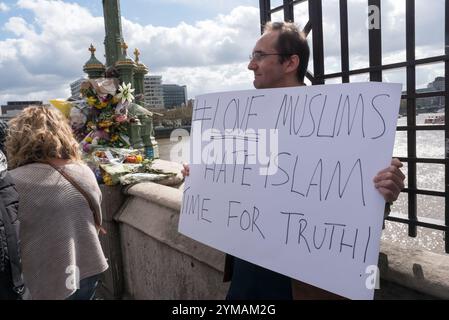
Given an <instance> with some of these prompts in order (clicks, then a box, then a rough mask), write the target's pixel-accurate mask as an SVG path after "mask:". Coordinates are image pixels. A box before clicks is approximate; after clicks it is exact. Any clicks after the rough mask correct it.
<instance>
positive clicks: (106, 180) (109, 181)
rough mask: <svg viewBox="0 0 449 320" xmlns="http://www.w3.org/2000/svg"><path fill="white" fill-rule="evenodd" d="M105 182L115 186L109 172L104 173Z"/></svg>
mask: <svg viewBox="0 0 449 320" xmlns="http://www.w3.org/2000/svg"><path fill="white" fill-rule="evenodd" d="M103 182H104V184H105V185H107V186H113V185H114V183H113V182H112V177H111V175H110V174H108V173H104V174H103Z"/></svg>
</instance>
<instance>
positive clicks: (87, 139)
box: [84, 137, 93, 143]
mask: <svg viewBox="0 0 449 320" xmlns="http://www.w3.org/2000/svg"><path fill="white" fill-rule="evenodd" d="M92 140H93V139H92V137H87V138H86V139H84V141H86V142H87V143H91V142H92Z"/></svg>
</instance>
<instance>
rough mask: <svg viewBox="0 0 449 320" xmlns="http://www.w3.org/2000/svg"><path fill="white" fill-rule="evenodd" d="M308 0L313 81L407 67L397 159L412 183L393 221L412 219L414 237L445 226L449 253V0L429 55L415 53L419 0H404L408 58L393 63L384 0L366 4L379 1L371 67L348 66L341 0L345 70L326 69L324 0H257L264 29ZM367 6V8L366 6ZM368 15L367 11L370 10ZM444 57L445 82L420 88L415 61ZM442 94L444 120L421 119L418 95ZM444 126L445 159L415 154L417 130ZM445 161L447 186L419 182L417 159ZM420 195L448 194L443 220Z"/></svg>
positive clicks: (376, 76)
mask: <svg viewBox="0 0 449 320" xmlns="http://www.w3.org/2000/svg"><path fill="white" fill-rule="evenodd" d="M306 1H308V9H309V21H308V22H307V24H306V25H305V27H304V30H303V31H304V32H305V33H306V35H308V34H309V33H310V31H311V30H313V39H312V49H313V74H312V73H311V72H309V71H308V72H307V74H306V77H307V79H309V80H310V81H311V83H312V84H324V83H325V81H326V80H327V79H336V78H340V79H341V81H342V82H343V83H348V82H350V76H353V75H358V74H364V73H369V77H370V81H382V72H383V71H384V70H391V69H396V68H406V73H407V80H406V84H407V91H406V93H405V94H403V95H402V99H404V100H406V102H407V125H406V126H398V127H397V130H398V131H406V132H407V157H400V158H399V160H401V161H402V162H405V163H407V166H408V173H407V175H408V176H407V180H408V186H407V188H405V189H404V190H403V192H404V193H406V194H407V197H408V216H407V217H406V218H405V217H401V216H394V215H393V216H389V217H388V218H387V219H388V220H390V221H395V222H400V223H405V224H407V225H408V234H409V236H410V237H416V236H417V227H424V228H430V229H434V230H441V231H444V240H445V244H444V246H445V252H446V253H449V201H448V200H449V160H448V159H449V112H448V111H449V110H448V107H447V102H448V101H449V81H448V80H449V0H444V1H445V2H444V5H445V10H444V15H445V17H444V21H445V26H444V30H445V34H444V39H445V40H444V41H445V43H444V46H445V53H444V55H439V56H434V57H429V58H425V59H416V58H415V0H405V19H406V47H405V51H406V61H404V62H399V63H391V64H385V65H383V64H382V32H381V30H382V17H381V14H380V12H381V0H368V6H376V7H377V8H378V12H379V28H370V29H369V32H368V37H369V67H367V68H359V69H354V70H350V67H349V37H348V33H349V30H348V0H339V7H340V10H339V14H340V48H341V72H334V73H329V74H325V71H324V42H323V20H322V19H323V13H322V4H323V2H322V0H283V3H282V4H281V5H279V6H276V7H274V8H271V1H270V0H259V5H260V22H261V30H263V26H264V25H265V23H266V22H268V21H270V20H271V15H272V14H273V13H276V12H279V11H282V10H283V13H284V21H292V22H293V21H295V20H294V6H295V5H298V4H300V3H303V2H306ZM367 9H368V8H367ZM367 18H368V15H367ZM437 62H442V63H444V78H445V86H444V88H443V90H440V91H434V92H417V89H416V66H419V65H425V64H429V63H437ZM435 97H444V110H445V115H444V124H441V125H417V124H416V115H417V112H416V107H417V103H416V102H417V99H421V98H435ZM436 130H439V131H444V136H445V140H444V144H445V149H444V159H434V158H422V157H417V152H416V135H417V132H420V131H436ZM418 163H428V164H442V165H444V175H445V187H444V191H435V190H426V189H420V188H418V186H417V164H418ZM417 195H430V196H436V197H443V198H444V221H443V220H441V221H440V220H436V219H430V218H424V217H421V216H420V215H419V214H418V212H417Z"/></svg>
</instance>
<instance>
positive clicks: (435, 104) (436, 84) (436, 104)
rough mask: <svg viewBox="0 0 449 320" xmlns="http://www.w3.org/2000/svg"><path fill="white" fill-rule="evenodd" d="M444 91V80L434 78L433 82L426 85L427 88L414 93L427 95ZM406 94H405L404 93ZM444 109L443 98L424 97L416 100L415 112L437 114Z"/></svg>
mask: <svg viewBox="0 0 449 320" xmlns="http://www.w3.org/2000/svg"><path fill="white" fill-rule="evenodd" d="M444 90H445V78H444V77H436V78H435V80H434V81H432V82H430V83H428V84H427V88H421V89H416V93H428V92H435V91H443V92H444ZM405 93H406V92H405ZM444 108H445V103H444V96H436V97H426V98H419V99H416V112H417V113H426V112H439V111H441V110H442V109H444Z"/></svg>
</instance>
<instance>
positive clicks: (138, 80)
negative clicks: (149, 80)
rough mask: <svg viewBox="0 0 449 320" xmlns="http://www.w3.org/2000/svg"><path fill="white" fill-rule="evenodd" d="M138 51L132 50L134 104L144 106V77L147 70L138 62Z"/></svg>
mask: <svg viewBox="0 0 449 320" xmlns="http://www.w3.org/2000/svg"><path fill="white" fill-rule="evenodd" d="M139 56H140V51H139V49H137V48H136V49H135V50H134V57H135V59H134V61H135V63H136V67H135V69H134V87H135V89H136V103H138V104H141V105H144V93H145V92H144V86H143V85H144V83H143V82H144V80H143V79H144V77H145V75H146V74H147V73H148V68H147V66H146V65H144V64H143V63H141V62H140V60H139Z"/></svg>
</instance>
